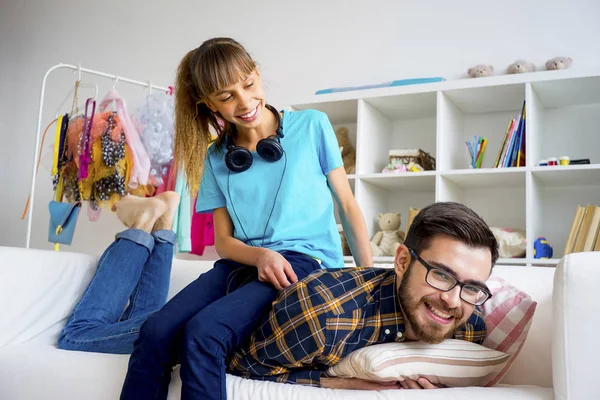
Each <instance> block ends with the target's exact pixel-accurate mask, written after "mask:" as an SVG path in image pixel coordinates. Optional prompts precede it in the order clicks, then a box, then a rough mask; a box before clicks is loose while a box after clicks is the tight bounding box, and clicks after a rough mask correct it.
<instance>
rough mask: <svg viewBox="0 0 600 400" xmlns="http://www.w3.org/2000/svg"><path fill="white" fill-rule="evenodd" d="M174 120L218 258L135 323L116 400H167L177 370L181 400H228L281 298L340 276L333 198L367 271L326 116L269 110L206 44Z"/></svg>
mask: <svg viewBox="0 0 600 400" xmlns="http://www.w3.org/2000/svg"><path fill="white" fill-rule="evenodd" d="M175 113H176V115H175V134H176V137H175V162H176V163H177V165H181V166H182V167H183V169H184V171H185V175H186V178H187V181H188V183H189V185H190V189H191V191H192V193H196V192H197V193H198V200H197V204H196V211H197V212H207V211H212V212H213V217H214V227H215V246H216V250H217V252H218V254H219V256H220V257H221V258H222V259H221V260H219V261H217V262H216V263H215V265H214V268H213V269H211V270H210V271H209V272H207V273H205V274H202V275H201V276H200V277H199V278H198V279H197V280H196V281H194V282H192V283H191V284H190V285H189V286H187V287H186V288H185V289H183V290H182V291H181V292H180V293H179V294H177V295H176V296H175V297H174V298H173V299H171V300H170V301H169V302H168V303H167V304H166V305H165V306H164V307H163V308H162V309H161V310H160V311H158V312H156V313H154V314H153V315H152V316H151V317H149V318H148V320H147V321H146V322H145V323H144V324H143V325H142V327H141V330H140V334H139V337H138V339H137V340H136V341H135V344H134V349H133V353H132V355H131V358H130V362H129V368H128V372H127V376H126V379H125V382H124V386H123V390H122V394H121V399H166V397H167V391H168V385H169V381H170V377H171V372H172V367H173V366H174V365H175V364H176V363H177V362H180V363H181V371H180V374H181V378H182V382H183V386H182V397H181V398H182V399H226V398H227V396H226V389H225V388H226V386H225V383H226V382H225V381H226V380H225V373H226V360H227V356H228V355H229V354H231V352H232V351H234V350H235V349H236V348H238V347H239V346H240V345H241V344H242V343H243V341H244V340H247V339H248V338H249V337H250V335H251V334H252V332H253V331H254V330H255V329H256V328H257V326H258V324H259V323H260V321H261V319H262V318H263V316H264V315H266V314H267V313H268V311H269V309H270V305H271V303H272V302H273V301H274V300H275V298H276V296H277V293H278V291H279V290H281V289H282V288H285V287H287V286H289V285H290V284H292V283H294V282H296V281H298V280H299V279H302V278H303V277H305V276H307V275H308V274H310V273H311V272H312V271H315V270H317V269H319V268H339V267H343V258H342V252H341V249H342V247H341V243H340V238H339V234H338V230H337V227H336V221H335V217H334V204H333V202H334V200H335V202H336V204H337V206H338V208H339V214H340V218H341V222H342V224H343V227H344V231H345V233H346V235H347V238H348V242H349V245H350V248H351V250H352V254H353V255H354V258H355V261H356V263H357V265H361V266H370V265H372V262H371V250H370V245H369V239H368V234H367V230H366V226H365V223H364V218H363V216H362V213H361V211H360V209H359V207H358V205H357V203H356V201H355V199H354V196H353V194H352V191H351V188H350V185H349V183H348V179H347V177H346V173H345V171H344V168H343V163H342V159H341V155H340V151H339V147H338V144H337V140H336V137H335V133H334V131H333V128H332V126H331V124H330V122H329V120H328V119H327V116H326V115H325V114H324V113H322V112H318V111H314V110H306V111H297V112H289V111H285V112H279V111H277V110H276V109H275V108H274V107H272V106H271V105H269V104H268V103H267V101H266V98H265V93H264V91H263V85H262V79H261V74H260V73H259V71H258V69H257V64H256V62H255V61H254V60H253V59H252V58H251V57H250V55H249V54H248V53H247V52H246V50H245V49H244V48H243V47H242V46H241V45H240V44H239V43H237V42H236V41H234V40H232V39H229V38H215V39H211V40H208V41H206V42H204V43H203V44H202V45H201V46H200V47H199V48H197V49H194V50H192V51H190V52H189V53H188V54H187V55H186V56H185V57H184V58H183V60H182V61H181V63H180V65H179V69H178V72H177V83H176V97H175ZM213 132H215V133H216V134H217V139H216V141H215V142H214V143H213V144H212V145H210V146H209V143H210V141H211V139H212V137H213V136H212V135H213Z"/></svg>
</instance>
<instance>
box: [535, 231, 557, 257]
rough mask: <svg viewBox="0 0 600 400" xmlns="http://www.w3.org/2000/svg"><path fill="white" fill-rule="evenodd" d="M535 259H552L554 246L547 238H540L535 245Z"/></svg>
mask: <svg viewBox="0 0 600 400" xmlns="http://www.w3.org/2000/svg"><path fill="white" fill-rule="evenodd" d="M533 258H552V246H550V245H549V244H548V241H547V240H546V238H545V237H542V236H540V237H539V238H537V240H536V241H535V243H534V244H533Z"/></svg>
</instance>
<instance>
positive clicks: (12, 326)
mask: <svg viewBox="0 0 600 400" xmlns="http://www.w3.org/2000/svg"><path fill="white" fill-rule="evenodd" d="M96 263H97V257H94V256H89V255H85V254H76V253H69V252H65V251H60V252H56V251H49V250H35V249H22V248H15V247H0V315H1V317H0V348H2V347H3V346H7V345H12V344H21V343H37V344H50V345H52V344H54V345H55V344H56V340H57V338H58V335H59V333H60V331H61V330H62V327H63V326H64V324H65V322H66V321H67V318H68V317H69V315H70V314H71V311H72V310H73V307H74V306H75V304H76V302H77V301H79V299H80V298H81V295H82V293H83V291H84V290H85V288H86V287H87V285H88V283H89V281H90V280H91V279H92V276H93V275H94V272H95V271H96ZM0 397H1V396H0Z"/></svg>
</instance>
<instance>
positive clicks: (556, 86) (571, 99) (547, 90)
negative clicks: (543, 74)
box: [531, 76, 600, 108]
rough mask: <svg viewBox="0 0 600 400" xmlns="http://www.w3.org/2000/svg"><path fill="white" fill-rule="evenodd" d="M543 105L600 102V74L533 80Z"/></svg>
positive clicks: (549, 106)
mask: <svg viewBox="0 0 600 400" xmlns="http://www.w3.org/2000/svg"><path fill="white" fill-rule="evenodd" d="M531 86H532V87H533V89H534V90H535V92H536V93H537V95H538V98H539V100H540V102H541V105H542V107H544V108H558V107H571V106H578V105H583V104H600V76H590V77H581V78H570V79H560V80H548V81H541V82H532V83H531Z"/></svg>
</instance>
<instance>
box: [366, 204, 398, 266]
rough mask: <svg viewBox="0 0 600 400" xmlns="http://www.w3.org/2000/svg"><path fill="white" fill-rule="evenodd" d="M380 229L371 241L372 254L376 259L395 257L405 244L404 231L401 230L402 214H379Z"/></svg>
mask: <svg viewBox="0 0 600 400" xmlns="http://www.w3.org/2000/svg"><path fill="white" fill-rule="evenodd" d="M377 221H378V222H379V229H381V230H380V231H378V232H377V233H375V235H374V236H373V238H372V239H371V252H372V253H373V256H374V257H378V256H395V255H396V250H397V249H398V246H400V245H401V244H402V243H404V237H405V234H404V231H401V230H400V223H401V221H402V219H401V217H400V213H385V214H382V213H379V214H377Z"/></svg>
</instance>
